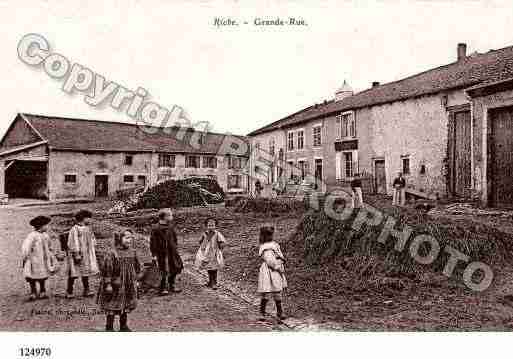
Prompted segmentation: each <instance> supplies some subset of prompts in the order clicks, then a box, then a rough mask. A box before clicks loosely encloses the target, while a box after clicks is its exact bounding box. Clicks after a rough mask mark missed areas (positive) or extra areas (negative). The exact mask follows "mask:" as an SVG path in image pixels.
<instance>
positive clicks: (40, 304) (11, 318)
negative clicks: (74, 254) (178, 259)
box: [0, 204, 273, 331]
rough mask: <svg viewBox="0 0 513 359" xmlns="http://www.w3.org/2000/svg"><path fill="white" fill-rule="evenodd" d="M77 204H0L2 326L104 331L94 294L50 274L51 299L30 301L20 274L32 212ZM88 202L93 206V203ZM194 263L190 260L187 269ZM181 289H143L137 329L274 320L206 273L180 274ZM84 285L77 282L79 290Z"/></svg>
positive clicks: (250, 326) (233, 326)
mask: <svg viewBox="0 0 513 359" xmlns="http://www.w3.org/2000/svg"><path fill="white" fill-rule="evenodd" d="M78 206H79V205H69V204H68V205H58V206H44V207H38V208H16V209H6V208H2V209H0V233H1V241H0V271H1V272H2V276H0V293H1V297H0V308H1V317H0V330H8V331H15V330H23V331H47V330H48V331H102V330H104V325H105V323H104V320H105V317H104V315H103V314H102V313H100V312H99V311H98V309H97V307H96V304H95V298H89V299H83V298H80V297H77V298H76V299H73V300H67V299H65V298H64V297H63V294H64V291H65V281H64V278H62V277H61V276H55V277H52V278H51V279H50V280H49V283H48V289H49V290H50V293H52V294H53V295H52V296H51V298H50V300H46V301H45V300H42V301H36V302H33V303H29V302H26V299H27V293H28V289H27V286H26V283H25V282H24V280H23V278H22V275H21V264H20V246H21V243H22V241H23V239H24V238H25V236H26V235H27V233H29V231H30V230H31V228H30V226H29V225H28V221H29V220H30V218H32V217H34V216H36V215H39V214H56V213H59V212H69V211H73V210H75V209H76V208H78ZM89 207H90V206H89ZM189 266H190V263H186V269H187V267H189ZM180 286H181V287H182V288H183V292H182V293H179V294H175V295H171V296H167V297H158V296H149V295H143V296H142V298H141V300H140V302H139V306H138V308H137V309H136V310H135V311H134V312H133V313H131V314H130V316H129V325H130V326H131V327H132V329H133V330H136V331H173V330H179V331H265V330H272V329H273V325H272V324H268V323H266V324H262V323H259V322H258V321H257V311H256V310H255V308H254V307H252V306H251V305H250V304H248V303H247V302H245V301H243V300H242V299H240V298H238V297H236V296H234V295H232V294H231V293H229V292H227V291H224V290H223V289H220V290H219V291H217V292H214V291H211V290H208V289H207V288H205V287H204V285H203V279H202V278H198V277H197V276H194V275H193V274H192V273H191V272H188V271H187V270H186V271H185V273H183V274H182V275H181V278H180ZM80 290H81V287H80V285H77V288H76V291H77V292H79V291H80Z"/></svg>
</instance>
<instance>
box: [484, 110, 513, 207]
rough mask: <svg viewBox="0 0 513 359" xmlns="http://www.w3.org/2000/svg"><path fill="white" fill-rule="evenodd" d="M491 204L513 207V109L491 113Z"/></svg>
mask: <svg viewBox="0 0 513 359" xmlns="http://www.w3.org/2000/svg"><path fill="white" fill-rule="evenodd" d="M490 121H491V123H490V130H491V133H490V137H489V144H490V147H489V148H490V160H491V161H490V167H489V174H490V180H491V185H492V186H491V194H490V200H491V204H492V205H494V206H497V207H513V108H512V107H508V108H502V109H498V110H493V111H491V112H490Z"/></svg>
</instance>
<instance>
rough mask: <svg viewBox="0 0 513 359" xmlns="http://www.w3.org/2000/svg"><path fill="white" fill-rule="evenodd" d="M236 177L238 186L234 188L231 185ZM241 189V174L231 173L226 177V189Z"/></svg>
mask: <svg viewBox="0 0 513 359" xmlns="http://www.w3.org/2000/svg"><path fill="white" fill-rule="evenodd" d="M234 177H236V178H237V181H236V182H237V185H236V186H232V185H231V183H232V182H231V181H230V178H234ZM241 188H242V175H241V174H237V173H229V174H227V175H226V189H228V190H231V189H241Z"/></svg>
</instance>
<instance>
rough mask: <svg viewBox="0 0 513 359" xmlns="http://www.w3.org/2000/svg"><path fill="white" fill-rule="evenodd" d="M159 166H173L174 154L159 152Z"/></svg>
mask: <svg viewBox="0 0 513 359" xmlns="http://www.w3.org/2000/svg"><path fill="white" fill-rule="evenodd" d="M159 167H175V155H170V154H167V153H159Z"/></svg>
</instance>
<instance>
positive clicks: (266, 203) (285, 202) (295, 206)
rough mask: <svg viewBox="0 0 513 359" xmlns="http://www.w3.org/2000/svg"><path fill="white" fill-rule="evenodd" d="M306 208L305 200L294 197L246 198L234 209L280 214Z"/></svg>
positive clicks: (245, 211) (243, 211)
mask: <svg viewBox="0 0 513 359" xmlns="http://www.w3.org/2000/svg"><path fill="white" fill-rule="evenodd" d="M305 209H306V203H305V202H303V201H299V200H296V199H293V198H292V199H285V198H245V199H241V200H239V201H238V202H237V203H236V206H235V208H234V211H235V212H237V213H249V212H256V213H267V214H270V215H273V214H276V215H278V214H282V213H289V212H297V211H304V210H305Z"/></svg>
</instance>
